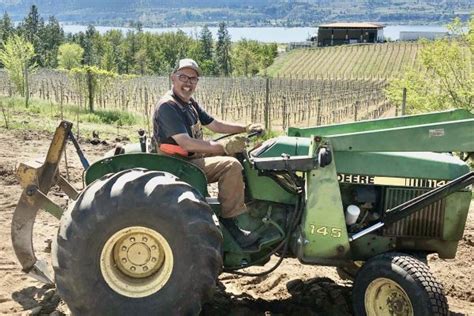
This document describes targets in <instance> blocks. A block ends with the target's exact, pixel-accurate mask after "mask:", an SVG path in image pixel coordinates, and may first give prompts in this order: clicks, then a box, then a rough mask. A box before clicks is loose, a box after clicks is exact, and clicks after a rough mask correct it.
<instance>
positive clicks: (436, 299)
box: [352, 253, 448, 316]
mask: <svg viewBox="0 0 474 316" xmlns="http://www.w3.org/2000/svg"><path fill="white" fill-rule="evenodd" d="M352 298H353V306H354V312H355V315H370V316H372V315H374V316H378V315H380V316H382V315H397V316H413V315H416V316H418V315H420V316H432V315H437V316H440V315H447V314H448V304H447V300H446V297H445V295H444V290H443V287H442V285H441V284H440V283H438V282H437V281H436V280H435V278H434V277H433V275H432V274H431V273H430V271H429V268H428V266H427V265H426V264H424V263H422V262H421V261H419V260H418V259H416V258H414V257H412V256H409V255H405V254H401V253H387V254H383V255H379V256H376V257H374V258H372V259H370V260H368V261H367V262H366V263H365V264H364V265H363V266H362V268H361V269H360V270H359V271H358V272H357V275H356V278H355V281H354V288H353V290H352Z"/></svg>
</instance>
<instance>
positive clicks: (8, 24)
mask: <svg viewBox="0 0 474 316" xmlns="http://www.w3.org/2000/svg"><path fill="white" fill-rule="evenodd" d="M14 30H15V28H14V26H13V23H12V20H11V19H10V16H9V15H8V13H6V12H5V13H4V14H3V18H2V19H0V43H2V44H1V45H0V47H2V45H3V43H4V42H5V41H6V40H7V38H9V37H10V35H12V34H13V32H14Z"/></svg>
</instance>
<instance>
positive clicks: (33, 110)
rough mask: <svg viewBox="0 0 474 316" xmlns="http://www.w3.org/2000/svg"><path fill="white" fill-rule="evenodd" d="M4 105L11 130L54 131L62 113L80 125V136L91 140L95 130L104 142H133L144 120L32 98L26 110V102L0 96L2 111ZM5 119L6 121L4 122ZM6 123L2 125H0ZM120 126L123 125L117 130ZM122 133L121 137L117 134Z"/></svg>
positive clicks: (131, 115)
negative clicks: (112, 140) (111, 140)
mask: <svg viewBox="0 0 474 316" xmlns="http://www.w3.org/2000/svg"><path fill="white" fill-rule="evenodd" d="M2 105H3V108H4V110H5V111H6V114H7V117H8V126H9V128H11V129H28V130H47V131H50V132H53V131H54V130H55V128H56V127H57V124H58V121H59V120H60V119H61V112H63V115H64V119H65V120H68V121H71V122H73V123H74V125H75V127H77V126H78V125H77V123H79V125H80V132H81V134H80V135H81V136H83V135H86V137H90V135H91V134H92V131H98V132H99V133H100V137H101V139H114V138H116V137H117V136H124V135H126V136H128V137H129V138H130V139H132V141H136V140H137V133H136V131H137V130H138V129H139V128H142V127H143V125H142V123H141V122H143V118H142V117H140V116H139V115H133V114H130V113H126V112H119V111H96V112H95V113H89V112H88V111H86V110H85V109H83V108H80V107H77V106H67V107H64V108H63V111H61V108H60V106H59V104H57V103H54V102H51V101H44V100H38V99H32V100H31V105H30V107H29V108H28V110H26V109H25V108H24V106H23V100H22V99H20V98H18V97H14V98H8V97H1V96H0V110H2ZM2 117H3V119H2ZM0 119H1V120H3V121H5V117H4V116H3V115H2V114H0ZM2 125H4V123H0V126H2ZM117 126H121V127H122V128H121V129H120V130H117ZM118 132H119V133H120V135H118V134H117V133H118Z"/></svg>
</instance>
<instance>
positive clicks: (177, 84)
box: [171, 68, 198, 102]
mask: <svg viewBox="0 0 474 316" xmlns="http://www.w3.org/2000/svg"><path fill="white" fill-rule="evenodd" d="M197 80H198V74H197V72H196V71H195V70H194V69H191V68H183V69H180V70H178V71H177V72H176V73H174V74H173V75H172V76H171V81H172V82H173V92H174V93H175V94H176V95H177V96H178V97H179V98H180V99H182V100H183V101H186V102H188V101H189V100H190V99H191V96H192V95H193V93H194V91H195V90H196V86H197ZM193 82H194V83H193Z"/></svg>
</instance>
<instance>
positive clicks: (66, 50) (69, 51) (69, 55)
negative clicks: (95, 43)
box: [58, 43, 84, 70]
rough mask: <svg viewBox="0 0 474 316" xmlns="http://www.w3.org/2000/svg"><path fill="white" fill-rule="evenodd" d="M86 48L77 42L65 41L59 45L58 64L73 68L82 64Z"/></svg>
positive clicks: (60, 66)
mask: <svg viewBox="0 0 474 316" xmlns="http://www.w3.org/2000/svg"><path fill="white" fill-rule="evenodd" d="M83 55H84V49H83V48H82V47H81V46H80V45H79V44H76V43H65V44H62V45H61V46H59V53H58V66H59V68H62V69H67V70H71V69H72V68H77V67H80V66H81V61H82V56H83Z"/></svg>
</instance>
